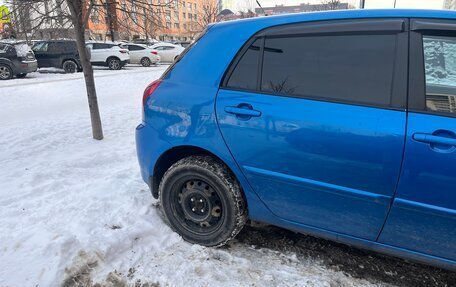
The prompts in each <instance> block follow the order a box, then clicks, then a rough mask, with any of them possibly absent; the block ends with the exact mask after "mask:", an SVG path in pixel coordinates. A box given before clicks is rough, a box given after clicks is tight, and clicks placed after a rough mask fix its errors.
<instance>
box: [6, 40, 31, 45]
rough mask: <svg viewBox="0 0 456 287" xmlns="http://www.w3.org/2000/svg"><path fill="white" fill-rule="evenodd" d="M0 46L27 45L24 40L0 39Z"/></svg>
mask: <svg viewBox="0 0 456 287" xmlns="http://www.w3.org/2000/svg"><path fill="white" fill-rule="evenodd" d="M0 44H8V45H17V44H27V42H26V41H25V40H16V39H1V40H0Z"/></svg>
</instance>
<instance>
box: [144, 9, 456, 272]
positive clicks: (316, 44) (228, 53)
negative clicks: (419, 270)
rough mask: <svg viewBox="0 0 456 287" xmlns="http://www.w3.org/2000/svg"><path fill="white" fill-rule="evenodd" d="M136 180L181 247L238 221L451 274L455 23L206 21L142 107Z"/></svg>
mask: <svg viewBox="0 0 456 287" xmlns="http://www.w3.org/2000/svg"><path fill="white" fill-rule="evenodd" d="M143 104H144V116H143V121H142V123H141V124H140V125H139V126H138V127H137V130H136V142H137V153H138V158H139V162H140V167H141V173H142V178H143V179H144V181H146V182H147V183H148V185H149V187H150V189H151V191H152V194H153V196H154V197H156V198H159V199H160V202H161V208H162V211H163V214H164V218H165V220H166V221H167V222H168V223H169V225H170V226H171V227H172V228H173V230H175V231H176V232H178V233H179V234H180V235H181V236H182V237H183V238H184V239H185V240H187V241H189V242H192V243H197V244H201V245H205V246H219V245H222V244H224V243H225V242H226V241H228V240H230V239H231V238H233V237H234V236H235V235H236V234H237V233H238V232H239V231H240V230H241V228H242V227H243V225H244V223H245V222H246V220H247V219H251V220H255V221H260V222H265V223H269V224H274V225H277V226H281V227H284V228H288V229H293V230H296V231H300V232H303V233H306V234H311V235H314V236H318V237H324V238H328V239H331V240H335V241H338V242H342V243H346V244H350V245H355V246H358V247H361V248H365V249H370V250H375V251H379V252H383V253H387V254H390V255H393V256H399V257H403V258H407V259H411V260H415V261H419V262H423V263H427V264H432V265H436V266H440V267H443V268H447V269H450V270H456V13H455V12H450V11H437V10H436V11H430V10H352V11H337V12H319V13H307V14H294V15H283V16H274V17H262V18H255V19H248V20H241V21H233V22H224V23H218V24H214V25H211V26H210V27H208V28H207V30H206V31H205V32H204V33H203V34H202V36H201V37H200V38H199V39H198V40H197V41H196V42H195V43H194V44H193V45H192V46H191V47H189V48H188V49H187V50H186V51H185V52H184V54H183V55H182V56H181V57H180V58H179V59H178V60H177V61H176V63H175V64H174V65H173V66H171V67H170V68H169V69H168V70H167V71H166V72H165V74H164V75H163V76H162V77H161V79H159V80H157V81H155V82H153V83H151V84H150V85H149V86H148V87H147V89H146V90H145V92H144V96H143Z"/></svg>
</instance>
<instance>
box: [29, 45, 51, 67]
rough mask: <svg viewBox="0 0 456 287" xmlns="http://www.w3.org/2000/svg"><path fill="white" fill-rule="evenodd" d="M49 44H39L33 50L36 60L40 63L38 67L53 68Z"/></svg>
mask: <svg viewBox="0 0 456 287" xmlns="http://www.w3.org/2000/svg"><path fill="white" fill-rule="evenodd" d="M48 48H49V42H45V41H43V42H37V43H35V44H34V45H33V47H32V50H33V52H34V53H35V58H36V60H37V62H38V67H40V68H43V67H51V63H50V59H49V57H50V56H49V52H48Z"/></svg>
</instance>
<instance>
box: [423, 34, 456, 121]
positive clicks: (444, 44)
mask: <svg viewBox="0 0 456 287" xmlns="http://www.w3.org/2000/svg"><path fill="white" fill-rule="evenodd" d="M423 46H424V63H425V71H426V108H427V110H428V111H435V112H444V113H455V114H456V37H444V36H423Z"/></svg>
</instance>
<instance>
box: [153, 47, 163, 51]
mask: <svg viewBox="0 0 456 287" xmlns="http://www.w3.org/2000/svg"><path fill="white" fill-rule="evenodd" d="M163 48H164V47H163V46H158V47H155V48H154V49H155V50H159V51H161V50H163Z"/></svg>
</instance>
